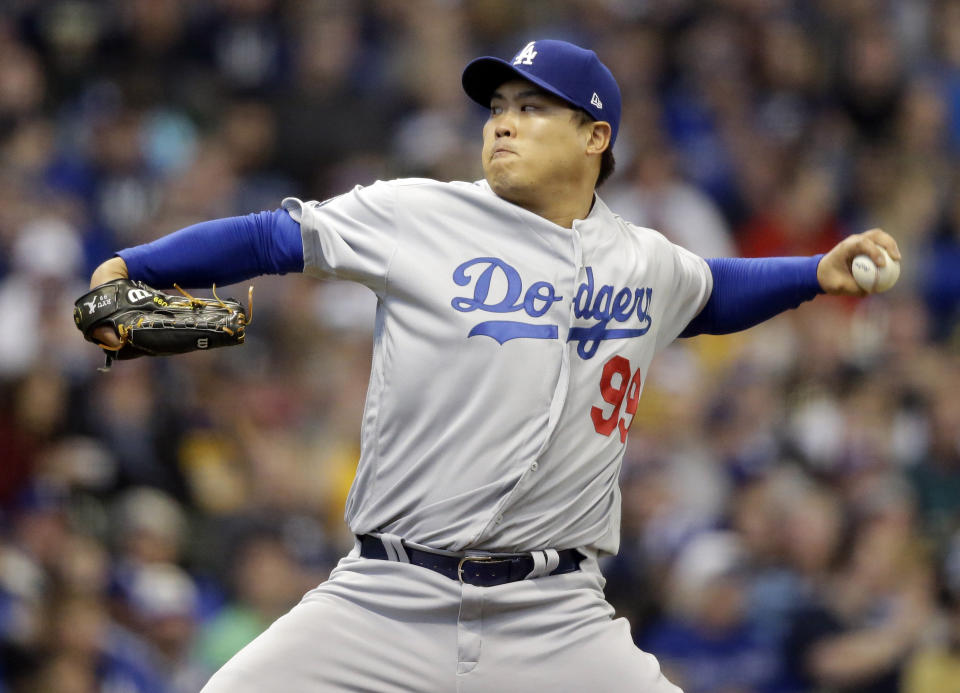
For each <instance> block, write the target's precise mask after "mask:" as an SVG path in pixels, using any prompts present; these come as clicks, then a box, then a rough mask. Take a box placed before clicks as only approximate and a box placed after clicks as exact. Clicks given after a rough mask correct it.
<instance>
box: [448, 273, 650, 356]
mask: <svg viewBox="0 0 960 693" xmlns="http://www.w3.org/2000/svg"><path fill="white" fill-rule="evenodd" d="M586 275H587V276H586V281H584V282H582V283H581V284H580V286H579V287H578V289H577V292H576V295H575V296H574V299H573V311H574V315H575V316H576V317H577V318H579V319H581V320H592V321H594V322H593V324H591V325H589V326H587V327H582V326H577V327H571V328H570V332H569V334H568V335H567V341H568V342H577V354H578V355H579V356H580V358H582V359H589V358H592V357H593V356H594V354H596V353H597V349H598V348H599V346H600V342H603V341H605V340H608V339H628V338H631V337H640V336H643V335H645V334H646V333H647V332H648V331H649V330H650V326H651V324H652V323H653V318H652V316H651V314H650V304H651V301H652V300H653V289H652V288H650V287H642V288H629V287H623V288H619V289H618V288H616V287H615V286H613V285H612V284H601V285H599V286H598V285H597V284H596V280H595V279H594V274H593V268H592V267H587V268H586ZM453 281H454V283H455V284H456V285H457V286H464V287H471V286H472V288H473V295H472V296H457V297H455V298H454V299H453V300H452V301H451V302H450V304H451V305H452V306H453V308H454V309H455V310H458V311H460V312H461V313H470V312H473V311H481V312H485V313H517V312H521V311H522V312H523V313H524V314H525V315H526V316H528V317H530V318H540V317H543V316H544V315H546V314H547V312H548V311H549V310H550V307H551V306H552V305H553V304H554V303H556V302H557V301H560V300H562V299H563V296H560V295H558V294H557V291H556V288H555V287H554V286H553V284H551V283H550V282H546V281H536V282H533V283H532V284H530V285H529V286H528V287H527V288H526V290H524V283H523V279H522V278H521V276H520V272H519V271H517V269H516V268H515V267H513V266H512V265H510V264H509V263H507V262H505V261H503V260H501V259H500V258H496V257H478V258H473V259H472V260H467V261H466V262H464V263H463V264H461V265H460V266H459V267H457V268H456V269H455V270H454V272H453ZM493 286H497V287H500V289H499V290H497V291H494V290H493V288H492V287H493ZM611 321H613V322H616V323H623V324H625V326H624V327H617V328H612V329H608V325H609V324H610V322H611ZM627 324H629V326H626V325H627ZM477 335H486V336H487V337H492V338H493V339H495V340H496V341H497V342H498V343H500V344H504V343H505V342H507V341H509V340H511V339H557V338H558V336H559V325H557V324H543V323H540V322H526V321H522V320H485V321H483V322H479V323H477V324H476V325H474V326H473V328H472V329H471V330H470V333H469V334H468V335H467V336H468V337H474V336H477Z"/></svg>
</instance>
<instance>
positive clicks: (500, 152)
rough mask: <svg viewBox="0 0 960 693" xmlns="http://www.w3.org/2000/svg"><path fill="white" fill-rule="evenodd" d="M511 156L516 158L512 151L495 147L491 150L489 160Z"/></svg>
mask: <svg viewBox="0 0 960 693" xmlns="http://www.w3.org/2000/svg"><path fill="white" fill-rule="evenodd" d="M508 155H513V156H517V153H516V152H515V151H513V150H512V149H507V148H506V147H497V148H495V149H494V150H493V153H492V154H491V155H490V158H491V159H499V158H501V157H504V156H508Z"/></svg>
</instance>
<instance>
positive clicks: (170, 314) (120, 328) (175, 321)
mask: <svg viewBox="0 0 960 693" xmlns="http://www.w3.org/2000/svg"><path fill="white" fill-rule="evenodd" d="M177 288H178V290H180V292H181V293H182V294H183V295H182V296H178V295H175V294H167V293H164V292H162V291H157V290H156V289H153V288H151V287H149V286H147V285H146V284H144V283H143V282H139V281H134V280H131V279H114V280H112V281H109V282H107V283H105V284H101V285H100V286H97V287H95V288H93V289H91V290H90V291H89V292H88V293H86V294H84V295H83V296H81V297H80V298H78V299H77V302H76V303H75V304H74V309H73V319H74V322H76V324H77V327H78V328H79V329H80V331H81V332H83V336H84V338H85V339H86V340H87V341H90V342H93V343H94V344H97V345H98V346H100V348H102V349H103V350H104V351H106V352H107V363H106V368H109V367H110V363H111V361H113V360H114V359H118V360H121V361H123V360H126V359H135V358H137V357H139V356H169V355H171V354H183V353H186V352H188V351H196V350H198V349H214V348H216V347H223V346H232V345H234V344H243V340H244V337H245V336H246V335H245V330H246V326H247V325H248V324H249V323H250V316H249V314H248V312H247V309H246V308H244V306H243V304H241V303H240V302H239V301H237V300H236V299H232V298H228V299H225V300H223V299H220V298H219V297H217V294H216V287H214V294H213V295H214V297H215V298H214V299H213V300H211V299H203V298H194V297H193V296H190V295H189V294H187V293H186V292H185V291H183V290H182V289H179V287H177ZM252 295H253V287H250V296H251V298H252ZM103 326H107V327H112V328H113V329H114V330H115V331H116V333H117V336H118V337H119V340H120V343H119V346H111V345H107V344H104V343H103V342H101V341H100V340H99V339H97V338H96V337H95V336H94V330H96V329H97V328H100V327H103Z"/></svg>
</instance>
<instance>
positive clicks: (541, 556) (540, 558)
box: [523, 551, 547, 580]
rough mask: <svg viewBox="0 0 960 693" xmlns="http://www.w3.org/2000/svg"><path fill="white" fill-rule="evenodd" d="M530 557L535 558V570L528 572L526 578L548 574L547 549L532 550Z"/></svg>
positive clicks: (530, 578)
mask: <svg viewBox="0 0 960 693" xmlns="http://www.w3.org/2000/svg"><path fill="white" fill-rule="evenodd" d="M530 558H532V559H533V570H531V571H530V572H529V573H527V575H526V577H525V578H523V579H524V580H532V579H533V578H538V577H543V576H544V575H546V574H547V570H546V568H547V554H546V552H545V551H531V552H530Z"/></svg>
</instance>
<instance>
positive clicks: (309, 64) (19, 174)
mask: <svg viewBox="0 0 960 693" xmlns="http://www.w3.org/2000/svg"><path fill="white" fill-rule="evenodd" d="M0 7H2V9H0V691H2V692H3V693H20V692H21V691H28V692H33V691H42V692H49V691H54V692H62V693H74V692H76V693H86V692H98V693H118V692H123V693H147V692H151V693H153V692H170V693H186V692H188V691H196V690H198V689H199V688H200V686H201V685H202V683H203V682H204V681H205V680H206V678H207V677H208V676H209V675H210V673H211V672H212V671H214V670H215V669H216V668H217V667H219V666H220V665H221V664H222V663H223V662H224V661H226V660H227V659H228V658H229V657H230V656H231V655H232V654H233V653H234V652H235V651H236V650H237V649H239V648H240V647H242V646H243V645H244V644H245V643H246V642H248V641H249V640H250V639H251V638H253V637H254V636H255V635H256V634H257V633H259V632H260V631H261V630H262V629H263V628H265V627H266V625H267V624H269V623H270V622H271V621H272V620H273V619H275V618H276V617H277V616H279V615H280V614H282V613H283V612H284V611H286V610H287V609H289V608H290V607H291V606H292V605H293V604H295V603H296V601H297V600H298V599H299V597H300V595H301V594H302V593H303V592H305V591H306V590H307V589H309V588H310V587H312V586H313V585H315V584H316V583H318V582H319V581H321V580H323V579H324V577H325V576H326V574H327V573H328V571H329V570H330V569H331V567H332V566H333V565H334V564H335V562H336V560H337V558H338V557H339V556H340V555H342V554H343V553H344V552H345V551H346V550H348V549H349V548H350V547H351V546H352V539H351V537H350V535H349V534H348V533H347V531H346V528H345V527H344V525H343V521H342V514H343V504H344V498H345V496H346V492H347V489H348V487H349V484H350V481H351V479H352V475H353V471H354V468H355V463H356V459H357V455H358V449H357V445H358V440H359V425H360V412H361V410H362V404H363V397H364V393H365V388H366V382H367V377H368V367H369V357H370V350H371V326H372V322H371V316H372V311H373V304H374V300H373V297H372V295H371V294H369V292H367V291H366V289H362V288H357V287H353V286H350V285H345V284H338V283H329V282H317V281H313V280H307V279H305V278H304V277H300V276H289V277H283V278H278V277H268V278H262V279H258V280H256V282H255V284H256V292H255V301H256V302H257V303H258V304H259V306H263V307H264V308H263V309H260V310H255V311H254V314H255V317H254V326H253V327H252V328H251V330H250V333H249V337H248V340H247V344H246V345H245V346H244V348H242V349H235V350H223V351H218V352H216V353H212V354H204V353H196V354H191V355H189V356H184V357H178V358H176V359H166V360H164V359H156V360H139V361H131V362H124V363H121V364H118V365H116V366H115V367H114V368H113V370H112V371H111V372H110V373H109V374H108V375H103V374H101V373H98V372H97V371H96V368H97V366H99V365H101V362H102V356H101V355H100V354H99V352H98V350H96V349H94V348H93V347H92V346H91V345H89V344H87V343H86V342H84V341H83V340H82V339H81V337H80V335H79V334H78V333H77V331H76V329H75V327H74V325H73V323H72V320H71V310H72V304H73V301H74V300H75V298H76V297H77V296H79V295H80V294H81V293H82V292H83V291H84V290H85V287H86V284H87V281H88V277H89V274H90V272H91V270H92V269H93V268H94V267H95V266H96V265H97V264H99V263H100V262H101V261H102V260H104V259H106V258H107V257H109V256H110V255H111V253H112V252H113V251H114V250H117V249H119V248H122V247H126V246H130V245H133V244H137V243H141V242H144V241H147V240H151V239H153V238H155V237H157V236H159V235H162V234H166V233H169V232H171V231H173V230H176V229H178V228H181V227H183V226H185V225H188V224H191V223H194V222H197V221H201V220H205V219H210V218H216V217H223V216H229V215H234V214H242V213H247V212H252V211H258V210H261V209H274V208H276V207H278V206H279V202H280V200H281V199H282V198H283V197H284V196H287V195H295V196H298V197H301V198H304V199H324V198H326V197H329V196H332V195H335V194H338V193H340V192H343V191H345V190H347V189H349V188H350V187H352V186H353V185H356V184H358V183H359V184H366V183H370V182H371V181H373V180H375V179H377V178H391V177H397V176H430V177H436V178H440V179H460V180H473V179H476V178H479V177H480V176H481V173H480V169H479V165H478V159H479V142H480V129H481V126H482V123H483V120H484V118H485V112H484V110H483V109H481V108H478V107H477V106H476V105H474V104H472V102H470V101H469V100H468V99H467V98H466V97H465V96H464V95H463V94H462V92H461V89H460V82H459V79H460V71H461V70H462V68H463V66H464V64H465V63H466V62H467V61H468V60H469V59H470V58H472V57H475V56H477V55H486V54H491V55H499V56H503V57H509V56H511V55H513V54H514V53H515V52H516V51H517V50H518V49H519V48H520V47H522V46H523V45H524V44H525V43H526V42H527V41H529V40H531V39H534V38H547V37H550V38H563V39H567V40H572V41H574V42H578V43H581V44H583V45H587V46H590V47H593V48H594V49H596V51H597V52H598V53H599V55H600V57H601V59H602V60H604V61H605V62H606V63H607V65H609V66H610V68H611V69H612V70H613V72H614V74H615V75H616V76H617V78H618V80H619V83H620V87H621V89H622V91H623V97H624V118H623V126H622V128H621V134H620V138H619V141H618V142H617V148H616V157H617V162H618V171H617V173H616V174H615V176H614V177H613V178H612V179H611V180H610V181H609V182H608V183H607V184H606V185H605V186H604V187H603V189H602V190H601V195H602V196H603V198H604V199H605V200H606V201H607V202H608V204H610V206H611V207H612V208H613V209H614V210H615V211H617V212H619V213H620V214H622V215H623V216H624V217H625V218H627V219H630V220H632V221H635V222H637V223H639V224H641V225H646V226H651V227H654V228H657V229H659V230H660V231H662V232H663V233H665V234H666V235H667V236H668V237H670V238H671V239H673V240H674V241H675V242H677V243H679V244H681V245H684V246H686V247H688V248H690V249H691V250H693V251H694V252H697V253H699V254H701V255H703V256H707V257H709V256H723V255H745V256H763V255H791V254H812V253H816V252H821V251H824V250H826V249H828V248H830V247H831V246H832V245H833V244H835V243H836V242H837V241H838V240H839V239H841V238H842V237H843V236H844V235H846V234H849V233H854V232H859V231H863V230H865V229H868V228H871V227H875V226H882V227H883V228H885V229H886V230H887V231H889V232H890V233H891V234H893V235H894V236H895V237H896V239H897V240H898V242H899V244H900V247H901V249H902V251H903V255H904V258H905V260H904V263H903V272H902V277H901V280H900V282H899V284H898V285H897V286H896V287H895V289H894V290H893V291H891V292H889V293H888V294H884V295H879V296H874V297H870V298H868V299H866V300H862V301H856V300H840V299H832V298H820V299H818V300H817V301H816V302H815V303H814V304H813V305H806V306H804V307H803V308H801V309H800V310H797V311H792V312H790V313H789V314H785V315H783V316H780V317H778V318H776V319H775V320H772V321H770V322H769V323H766V324H764V325H762V326H759V327H757V328H754V329H752V330H750V331H748V332H746V333H742V334H738V335H733V336H730V337H724V338H709V337H701V338H696V339H693V340H685V341H680V342H677V343H676V344H674V345H673V346H671V347H670V348H669V349H668V350H667V351H665V352H664V353H663V354H661V355H660V356H658V358H657V360H656V361H655V363H654V367H653V369H652V371H651V373H652V376H651V378H650V380H649V382H648V383H647V384H646V390H645V393H644V396H643V398H642V400H641V403H640V411H639V412H638V415H637V416H636V420H635V423H634V426H633V430H632V433H631V438H630V441H629V446H628V451H627V455H626V459H625V461H624V467H623V478H622V484H623V490H624V516H623V541H622V547H621V552H620V554H619V556H617V557H616V558H611V559H608V560H607V561H605V564H604V570H605V573H606V575H607V577H608V580H609V581H608V584H607V593H608V596H609V598H610V600H611V601H612V602H613V604H614V605H615V606H616V608H617V610H618V612H619V613H620V614H621V615H624V616H628V617H629V618H630V619H631V623H632V626H633V633H634V636H635V638H636V641H637V643H638V644H639V645H640V646H641V647H643V648H644V649H647V650H649V651H651V652H653V653H654V654H656V655H657V656H658V657H659V658H660V660H661V662H662V664H663V667H664V669H665V670H666V671H667V673H668V675H669V676H670V677H671V678H672V679H673V680H674V681H676V682H677V683H678V684H680V685H681V686H682V687H683V688H684V689H685V691H686V692H687V693H707V692H716V693H765V692H774V693H776V692H799V691H811V692H812V691H851V692H852V691H873V692H881V693H882V692H887V691H889V692H897V691H902V692H904V693H949V692H951V691H954V692H955V691H957V690H960V688H958V686H960V357H958V355H960V351H958V349H960V346H958V345H960V341H958V339H960V332H958V305H960V195H957V191H958V188H960V166H958V158H957V157H958V153H960V2H958V1H957V0H942V1H941V0H929V1H924V0H845V1H844V2H836V1H833V0H713V1H706V0H704V1H700V2H697V1H694V0H571V1H567V2H561V1H559V0H551V1H547V0H527V1H524V2H516V1H513V2H511V1H508V0H354V1H349V0H343V1H340V2H338V1H335V0H318V1H316V2H308V1H306V0H304V1H302V2H295V1H293V0H190V1H188V0H101V1H94V0H46V1H41V0H4V2H3V3H2V4H0ZM231 288H232V295H235V296H239V297H244V296H245V293H246V289H245V286H238V287H231ZM223 293H224V294H229V293H231V292H229V291H224V292H223ZM266 306H269V309H266Z"/></svg>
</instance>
